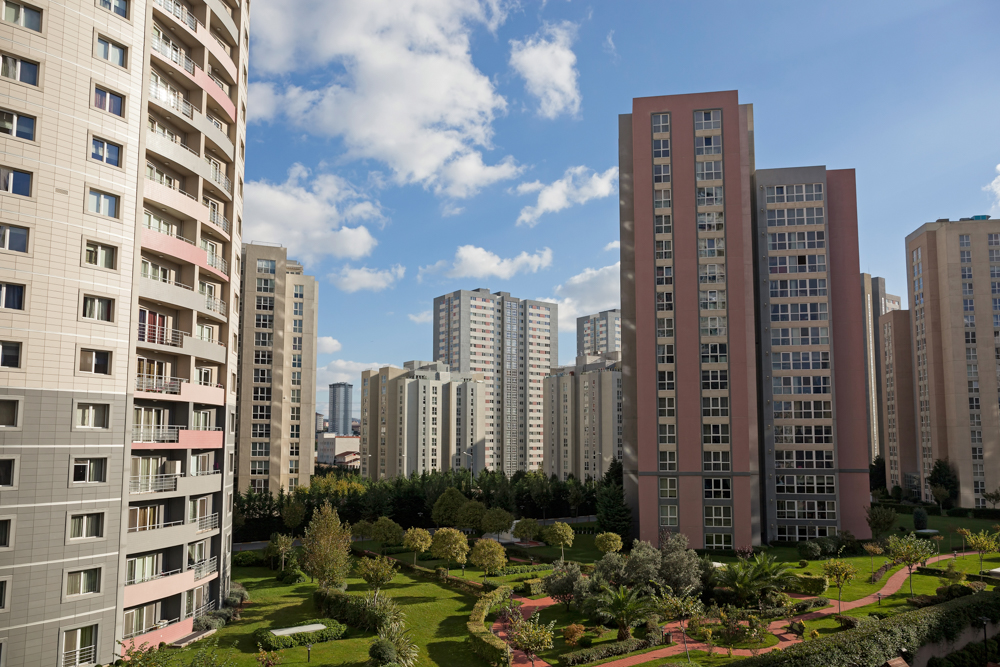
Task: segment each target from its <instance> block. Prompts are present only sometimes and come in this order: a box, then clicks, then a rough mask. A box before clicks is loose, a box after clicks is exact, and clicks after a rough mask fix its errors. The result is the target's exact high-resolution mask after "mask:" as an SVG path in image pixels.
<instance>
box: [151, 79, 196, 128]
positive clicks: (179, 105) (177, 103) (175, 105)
mask: <svg viewBox="0 0 1000 667" xmlns="http://www.w3.org/2000/svg"><path fill="white" fill-rule="evenodd" d="M149 95H150V97H152V98H153V99H155V100H157V101H159V102H160V103H161V104H163V105H165V106H168V107H170V108H171V109H174V110H176V111H178V112H180V113H181V114H183V115H184V116H187V117H188V118H192V119H193V118H194V112H195V108H194V107H193V106H191V103H190V102H188V101H187V100H186V99H184V98H183V97H181V96H180V94H179V93H172V92H170V91H169V90H167V88H166V86H161V85H160V84H158V83H156V82H155V81H150V82H149ZM199 113H200V112H199Z"/></svg>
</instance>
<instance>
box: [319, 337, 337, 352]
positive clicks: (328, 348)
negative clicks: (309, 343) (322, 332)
mask: <svg viewBox="0 0 1000 667" xmlns="http://www.w3.org/2000/svg"><path fill="white" fill-rule="evenodd" d="M341 347H343V345H341V344H340V341H339V340H337V339H336V338H334V337H333V336H320V337H319V338H317V339H316V351H317V352H319V353H320V354H333V353H334V352H340V348H341Z"/></svg>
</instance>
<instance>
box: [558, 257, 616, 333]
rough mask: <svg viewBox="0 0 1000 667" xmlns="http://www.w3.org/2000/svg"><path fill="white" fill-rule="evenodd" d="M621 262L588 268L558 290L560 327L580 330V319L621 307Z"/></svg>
mask: <svg viewBox="0 0 1000 667" xmlns="http://www.w3.org/2000/svg"><path fill="white" fill-rule="evenodd" d="M620 271H621V262H615V263H614V264H612V265H610V266H604V267H601V268H599V269H589V268H588V269H584V270H583V271H582V272H581V273H578V274H576V275H575V276H573V277H572V278H570V279H569V280H567V281H566V282H564V283H563V284H562V285H559V286H558V287H556V289H555V293H556V298H554V299H551V300H552V301H556V302H557V303H558V304H559V330H560V331H576V318H578V317H580V316H581V315H589V314H591V313H598V312H600V311H602V310H609V309H612V308H620V307H621V279H620Z"/></svg>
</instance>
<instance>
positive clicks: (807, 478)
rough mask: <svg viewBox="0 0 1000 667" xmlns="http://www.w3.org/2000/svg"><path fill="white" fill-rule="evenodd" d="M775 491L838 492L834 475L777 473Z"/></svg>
mask: <svg viewBox="0 0 1000 667" xmlns="http://www.w3.org/2000/svg"><path fill="white" fill-rule="evenodd" d="M774 479H775V493H808V494H833V493H836V483H835V481H834V480H835V477H834V476H833V475H775V478H774Z"/></svg>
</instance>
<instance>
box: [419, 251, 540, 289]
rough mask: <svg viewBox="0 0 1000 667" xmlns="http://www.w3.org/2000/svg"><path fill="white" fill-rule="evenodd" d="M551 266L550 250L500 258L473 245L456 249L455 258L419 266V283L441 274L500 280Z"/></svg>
mask: <svg viewBox="0 0 1000 667" xmlns="http://www.w3.org/2000/svg"><path fill="white" fill-rule="evenodd" d="M551 264H552V250H551V249H549V248H542V249H541V250H538V251H536V252H535V253H534V254H529V253H528V252H527V251H522V252H521V254H519V255H517V256H516V257H509V258H503V257H500V256H499V255H497V254H496V253H494V252H490V251H489V250H486V249H485V248H480V247H478V246H474V245H463V246H459V247H458V249H457V250H456V251H455V259H454V260H453V261H452V262H449V261H448V260H446V259H442V260H440V261H438V262H435V263H434V264H431V265H429V266H422V267H420V270H419V272H418V278H417V279H418V280H422V279H423V277H424V276H425V275H428V274H434V273H441V272H444V273H445V275H447V276H448V277H449V278H501V279H503V280H507V279H508V278H513V277H514V276H515V275H517V274H518V273H538V271H539V270H541V269H544V268H546V267H548V266H550V265H551Z"/></svg>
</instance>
